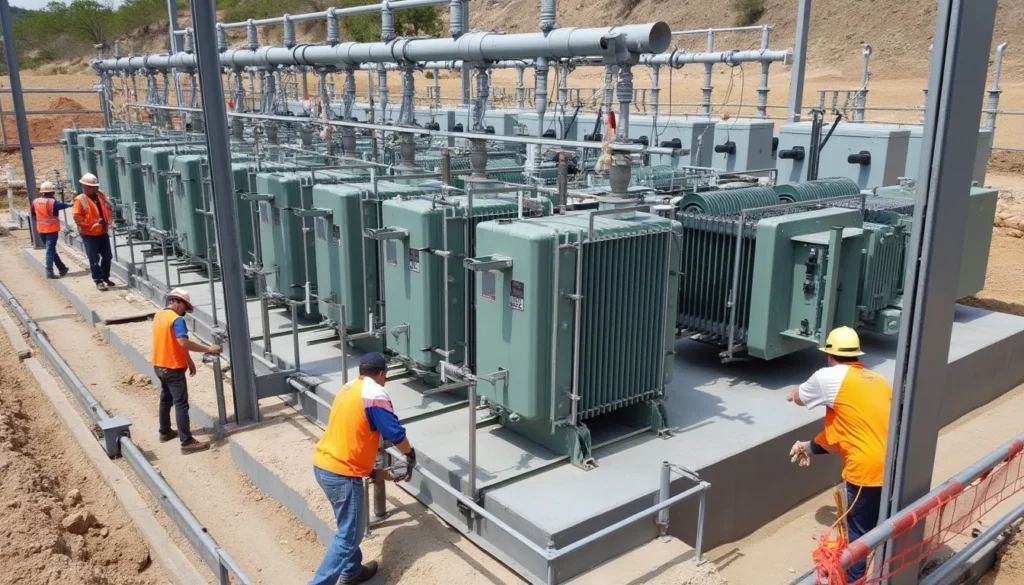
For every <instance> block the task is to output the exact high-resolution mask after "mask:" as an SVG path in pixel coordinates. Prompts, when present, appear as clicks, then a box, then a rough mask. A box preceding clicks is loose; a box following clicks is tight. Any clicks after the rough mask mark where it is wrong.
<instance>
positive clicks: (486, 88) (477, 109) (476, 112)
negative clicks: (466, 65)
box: [473, 67, 491, 132]
mask: <svg viewBox="0 0 1024 585" xmlns="http://www.w3.org/2000/svg"><path fill="white" fill-rule="evenodd" d="M490 77H491V74H490V71H488V70H487V68H486V67H479V68H477V70H476V101H474V102H473V132H483V131H484V113H486V111H487V100H488V98H489V97H490V95H491V90H490Z"/></svg>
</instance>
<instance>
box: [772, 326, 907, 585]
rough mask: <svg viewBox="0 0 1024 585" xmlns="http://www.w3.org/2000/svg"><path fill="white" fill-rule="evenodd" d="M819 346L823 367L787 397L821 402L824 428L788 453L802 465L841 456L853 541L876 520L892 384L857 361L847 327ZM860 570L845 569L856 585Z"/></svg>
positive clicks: (855, 339) (855, 340)
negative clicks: (825, 456)
mask: <svg viewBox="0 0 1024 585" xmlns="http://www.w3.org/2000/svg"><path fill="white" fill-rule="evenodd" d="M819 349H820V350H821V351H822V352H824V353H826V354H827V355H828V366H827V367H824V368H822V369H820V370H818V371H817V372H814V374H813V375H811V377H810V378H808V379H807V381H806V382H804V383H803V384H801V385H799V386H797V387H796V388H794V389H793V391H792V392H790V393H789V395H788V396H787V398H786V399H787V400H789V401H790V402H793V403H794V404H796V405H798V406H804V407H806V408H808V409H811V408H816V407H818V406H824V407H825V430H824V431H822V432H821V433H819V434H818V436H816V437H814V439H812V440H810V441H800V442H797V443H796V444H795V445H793V449H792V450H791V451H790V457H791V459H792V461H793V462H794V463H797V464H799V465H800V466H807V465H810V463H811V457H812V456H814V455H820V454H824V453H835V454H838V455H840V456H842V458H843V480H844V481H845V482H846V500H847V509H848V510H847V516H846V521H847V524H848V525H849V541H850V542H853V541H855V540H857V539H858V538H860V537H861V536H863V535H864V534H865V533H866V532H868V531H869V530H871V529H872V528H874V527H875V525H876V524H877V523H878V513H879V508H880V506H881V497H882V478H883V477H884V475H885V451H886V442H887V440H888V438H889V410H890V407H891V405H892V386H891V385H889V382H888V381H887V380H886V379H885V378H884V377H882V376H880V375H878V374H876V373H875V372H872V371H871V370H869V369H867V368H865V367H864V364H862V363H861V361H860V356H862V355H864V352H863V351H861V348H860V336H858V335H857V332H856V331H854V330H853V329H851V328H850V327H837V328H836V329H834V330H832V332H830V333H829V335H828V338H827V339H826V340H825V346H824V347H821V348H819ZM864 570H865V563H864V562H863V561H862V562H860V563H858V564H856V565H854V566H853V567H850V569H849V570H848V571H847V574H846V576H847V580H848V581H849V582H850V583H855V582H856V581H858V580H859V579H861V578H862V577H863V576H864Z"/></svg>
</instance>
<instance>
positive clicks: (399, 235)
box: [363, 227, 409, 241]
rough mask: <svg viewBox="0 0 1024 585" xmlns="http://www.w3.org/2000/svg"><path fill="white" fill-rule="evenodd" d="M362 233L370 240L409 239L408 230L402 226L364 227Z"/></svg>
mask: <svg viewBox="0 0 1024 585" xmlns="http://www.w3.org/2000/svg"><path fill="white" fill-rule="evenodd" d="M363 235H365V236H366V237H368V238H370V239H371V240H378V241H384V240H407V239H409V230H406V229H402V228H389V227H382V228H366V229H365V230H364V231H363Z"/></svg>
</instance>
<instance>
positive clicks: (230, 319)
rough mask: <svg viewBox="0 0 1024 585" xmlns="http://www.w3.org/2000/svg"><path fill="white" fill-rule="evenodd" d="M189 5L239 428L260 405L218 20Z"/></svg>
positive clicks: (211, 11) (201, 2) (198, 2)
mask: <svg viewBox="0 0 1024 585" xmlns="http://www.w3.org/2000/svg"><path fill="white" fill-rule="evenodd" d="M0 1H3V0H0ZM191 4H192V23H193V26H194V27H195V28H194V34H195V41H196V43H195V44H196V53H197V63H198V66H199V85H200V88H201V91H202V95H203V117H204V121H205V124H204V126H205V128H206V149H207V153H208V156H209V157H210V183H211V187H212V189H213V203H214V219H216V227H217V242H218V243H219V244H220V246H219V252H220V272H221V283H222V284H223V286H224V311H225V313H226V314H227V324H226V326H227V332H228V347H229V350H230V357H231V374H232V380H233V384H232V389H233V394H234V401H235V420H236V422H238V424H246V423H254V422H257V421H258V420H259V404H258V400H257V397H256V384H255V379H254V378H253V366H252V358H251V357H250V351H251V348H250V344H249V315H248V313H247V312H246V306H245V275H244V272H243V269H242V251H241V248H240V247H239V241H240V240H241V236H240V234H239V231H238V207H237V198H236V197H235V189H234V186H233V185H232V176H231V142H230V139H229V134H228V114H227V106H226V105H225V103H224V88H223V87H222V86H221V77H220V72H221V68H220V54H219V51H218V48H217V30H216V23H217V14H216V9H215V6H214V0H192V2H191Z"/></svg>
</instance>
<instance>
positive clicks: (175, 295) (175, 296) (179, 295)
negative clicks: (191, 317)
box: [167, 288, 192, 313]
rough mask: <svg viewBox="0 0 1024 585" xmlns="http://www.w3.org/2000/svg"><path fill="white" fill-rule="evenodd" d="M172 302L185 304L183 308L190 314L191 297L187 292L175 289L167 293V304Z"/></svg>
mask: <svg viewBox="0 0 1024 585" xmlns="http://www.w3.org/2000/svg"><path fill="white" fill-rule="evenodd" d="M172 300H177V301H181V302H183V303H185V307H186V308H187V310H188V312H189V313H191V312H192V297H191V295H189V294H188V291H187V290H185V289H181V288H176V289H174V290H172V291H171V292H169V293H167V302H171V301H172Z"/></svg>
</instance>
